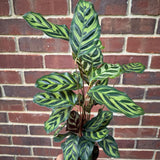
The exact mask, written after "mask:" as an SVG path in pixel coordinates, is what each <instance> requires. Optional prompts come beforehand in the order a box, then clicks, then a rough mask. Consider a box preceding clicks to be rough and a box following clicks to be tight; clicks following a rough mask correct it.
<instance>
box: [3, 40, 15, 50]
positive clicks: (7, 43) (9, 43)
mask: <svg viewBox="0 0 160 160" xmlns="http://www.w3.org/2000/svg"><path fill="white" fill-rule="evenodd" d="M15 51H16V46H15V38H11V37H1V38H0V52H15Z"/></svg>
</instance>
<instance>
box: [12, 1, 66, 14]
mask: <svg viewBox="0 0 160 160" xmlns="http://www.w3.org/2000/svg"><path fill="white" fill-rule="evenodd" d="M13 4H14V9H15V14H17V15H22V14H25V13H26V12H29V11H33V12H38V13H41V14H42V15H67V8H68V5H67V0H54V1H53V0H45V1H44V0H13Z"/></svg>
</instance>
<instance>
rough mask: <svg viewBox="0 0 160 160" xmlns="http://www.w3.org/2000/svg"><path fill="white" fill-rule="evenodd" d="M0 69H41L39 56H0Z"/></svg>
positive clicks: (40, 57)
mask: <svg viewBox="0 0 160 160" xmlns="http://www.w3.org/2000/svg"><path fill="white" fill-rule="evenodd" d="M0 67H1V68H42V67H43V64H42V56H39V55H0Z"/></svg>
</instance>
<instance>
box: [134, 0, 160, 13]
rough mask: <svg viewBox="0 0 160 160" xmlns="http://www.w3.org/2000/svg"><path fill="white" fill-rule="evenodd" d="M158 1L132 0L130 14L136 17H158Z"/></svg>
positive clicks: (159, 10) (159, 4)
mask: <svg viewBox="0 0 160 160" xmlns="http://www.w3.org/2000/svg"><path fill="white" fill-rule="evenodd" d="M159 8H160V3H159V0H133V1H132V14H136V15H159V14H160V9H159Z"/></svg>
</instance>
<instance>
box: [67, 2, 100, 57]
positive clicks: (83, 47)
mask: <svg viewBox="0 0 160 160" xmlns="http://www.w3.org/2000/svg"><path fill="white" fill-rule="evenodd" d="M100 31H101V28H100V25H99V21H98V15H97V13H96V12H95V10H94V7H93V5H92V3H90V2H87V1H83V0H80V1H79V2H78V3H77V6H76V9H75V13H74V17H73V20H72V23H71V28H70V34H69V37H70V39H69V42H70V44H71V47H72V50H73V52H74V54H75V55H76V57H79V56H81V55H84V54H88V53H89V52H91V51H92V50H93V49H94V46H95V42H96V41H97V39H99V37H100Z"/></svg>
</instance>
